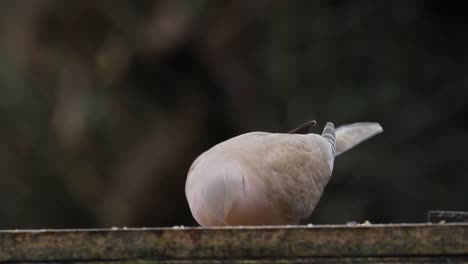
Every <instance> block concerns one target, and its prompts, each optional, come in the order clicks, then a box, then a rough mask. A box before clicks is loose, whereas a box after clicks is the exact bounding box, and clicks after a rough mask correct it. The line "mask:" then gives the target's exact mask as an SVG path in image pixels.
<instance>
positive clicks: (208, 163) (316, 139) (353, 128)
mask: <svg viewBox="0 0 468 264" xmlns="http://www.w3.org/2000/svg"><path fill="white" fill-rule="evenodd" d="M315 123H316V122H315V121H310V122H307V123H305V124H303V125H301V126H300V127H298V128H296V129H294V130H293V131H291V132H289V133H267V132H250V133H246V134H242V135H239V136H237V137H234V138H231V139H229V140H226V141H224V142H221V143H219V144H217V145H215V146H214V147H212V148H211V149H209V150H207V151H206V152H204V153H203V154H201V155H200V156H199V157H198V158H197V159H196V160H195V161H194V162H193V164H192V166H191V167H190V169H189V172H188V175H187V180H186V184H185V195H186V197H187V201H188V203H189V206H190V210H191V212H192V215H193V217H194V218H195V220H196V221H197V222H198V223H199V224H200V225H202V226H226V225H288V224H298V223H299V222H300V221H301V220H303V219H305V218H307V217H309V216H310V215H311V214H312V211H313V210H314V207H315V206H316V205H317V203H318V201H319V200H320V197H321V195H322V192H323V190H324V188H325V186H326V185H327V183H328V181H329V180H330V176H331V174H332V171H333V163H334V161H335V157H336V156H338V155H340V154H341V153H343V152H345V151H347V150H349V149H350V148H352V147H354V146H356V145H357V144H359V143H361V142H362V141H364V140H366V139H368V138H370V137H372V136H374V135H376V134H379V133H381V132H382V131H383V129H382V127H381V126H380V124H378V123H371V122H361V123H353V124H349V125H343V126H340V127H338V128H336V129H335V127H334V125H333V123H331V122H328V123H327V124H326V125H325V127H324V129H323V132H322V134H320V135H319V134H315V133H312V132H311V130H312V128H313V126H314V125H315Z"/></svg>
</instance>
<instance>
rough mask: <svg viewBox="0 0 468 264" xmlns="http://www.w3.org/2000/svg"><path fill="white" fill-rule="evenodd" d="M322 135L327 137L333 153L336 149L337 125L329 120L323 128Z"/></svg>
mask: <svg viewBox="0 0 468 264" xmlns="http://www.w3.org/2000/svg"><path fill="white" fill-rule="evenodd" d="M322 137H324V138H326V139H327V140H328V142H330V145H331V147H332V151H333V155H334V156H336V155H335V150H336V137H335V126H334V125H333V123H332V122H328V123H327V124H326V125H325V127H324V128H323V132H322Z"/></svg>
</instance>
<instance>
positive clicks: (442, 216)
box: [427, 211, 468, 223]
mask: <svg viewBox="0 0 468 264" xmlns="http://www.w3.org/2000/svg"><path fill="white" fill-rule="evenodd" d="M427 221H428V222H430V223H438V222H441V221H443V222H446V223H461V222H467V223H468V212H458V211H429V212H428V213H427Z"/></svg>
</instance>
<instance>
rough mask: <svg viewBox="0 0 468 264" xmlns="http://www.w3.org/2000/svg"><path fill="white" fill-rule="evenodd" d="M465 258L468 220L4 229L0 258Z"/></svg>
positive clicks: (375, 260) (467, 254)
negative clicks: (371, 223) (427, 222)
mask: <svg viewBox="0 0 468 264" xmlns="http://www.w3.org/2000/svg"><path fill="white" fill-rule="evenodd" d="M467 258H468V223H459V224H401V225H356V226H313V227H306V226H287V227H284V226H283V227H278V226H277V227H260V228H259V227H230V228H176V229H173V228H129V229H88V230H29V231H28V230H20V231H14V230H9V231H8V230H6V231H0V262H24V263H27V262H35V263H38V262H41V261H42V262H48V263H53V262H74V263H80V262H83V263H84V262H86V263H99V262H106V263H109V262H115V263H127V262H133V261H139V262H141V263H192V262H194V263H207V262H208V260H210V261H209V263H218V262H220V261H221V262H223V263H227V262H229V263H240V262H242V263H272V262H271V261H273V260H274V261H275V262H277V263H333V262H335V261H336V260H341V261H340V262H343V263H379V262H381V261H387V262H385V263H426V262H428V263H431V261H429V260H444V261H442V262H446V261H445V260H450V261H452V262H456V263H468V260H467ZM392 259H393V260H395V261H397V260H398V261H400V260H404V259H406V262H404V261H403V262H401V261H400V262H392ZM364 260H368V261H367V262H366V261H364ZM410 260H411V261H412V262H410ZM301 261H303V262H301ZM418 261H419V262H418ZM335 263H336V262H335ZM432 263H435V262H433V261H432Z"/></svg>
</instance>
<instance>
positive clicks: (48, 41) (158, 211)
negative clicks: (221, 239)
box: [0, 0, 468, 229]
mask: <svg viewBox="0 0 468 264" xmlns="http://www.w3.org/2000/svg"><path fill="white" fill-rule="evenodd" d="M467 11H468V10H467V8H466V7H465V5H464V4H463V1H458V2H454V1H442V0H438V1H422V0H419V1H418V0H416V1H392V0H383V1H372V0H360V1H337V0H335V1H330V0H328V1H325V0H320V1H305V0H301V1H262V0H239V1H218V0H205V1H203V0H195V1H182V0H177V1H175V0H161V1H147V0H139V1H132V0H124V1H114V0H102V1H91V0H84V1H61V0H33V1H30V0H18V1H1V2H0V23H1V24H0V229H10V228H67V227H79V228H81V227H109V226H174V225H196V223H195V221H194V220H193V218H192V216H191V214H190V211H189V208H188V205H187V202H186V200H185V195H184V184H185V177H186V173H187V171H188V168H189V166H190V164H191V162H192V161H193V160H194V159H195V158H196V157H197V156H198V155H199V154H200V153H202V152H203V151H205V150H206V149H208V148H209V147H211V146H212V145H214V144H216V143H218V142H220V141H222V140H225V139H227V138H229V137H233V136H235V135H238V134H240V133H244V132H248V131H253V130H257V131H258V130H261V131H271V132H286V131H288V130H290V129H292V128H294V127H296V126H297V125H299V124H300V123H302V122H304V121H307V120H310V119H316V120H318V122H319V127H317V128H316V131H317V132H318V131H320V129H321V127H322V126H323V124H324V123H325V122H326V121H328V120H330V121H333V122H335V124H337V125H340V124H345V123H351V122H356V121H377V122H380V123H381V124H382V126H383V127H384V130H385V132H384V134H381V135H379V136H377V137H375V138H372V139H371V140H369V141H367V142H366V143H364V144H362V145H359V147H357V148H355V149H353V150H352V151H350V152H347V153H346V154H344V155H343V156H340V157H339V159H338V160H337V161H336V163H335V171H334V175H333V177H332V180H331V182H330V183H329V185H328V187H327V188H326V191H325V194H324V196H323V197H322V199H321V202H320V203H319V205H318V207H317V208H316V211H315V212H314V214H313V216H312V217H311V218H310V219H308V220H307V221H306V222H311V223H314V224H337V223H338V224H343V223H346V222H348V221H358V222H361V221H365V220H369V221H371V222H373V223H390V222H391V223H401V222H405V223H408V222H424V221H425V214H426V212H427V211H428V210H431V209H440V210H468V175H467V173H466V171H467V170H468V155H467V154H466V149H465V147H467V146H468V134H467V131H468V125H467V122H466V121H465V115H466V114H468V97H467V96H468V89H467V84H468V74H467V73H468V72H467V70H468V17H467V16H466V14H467Z"/></svg>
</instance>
